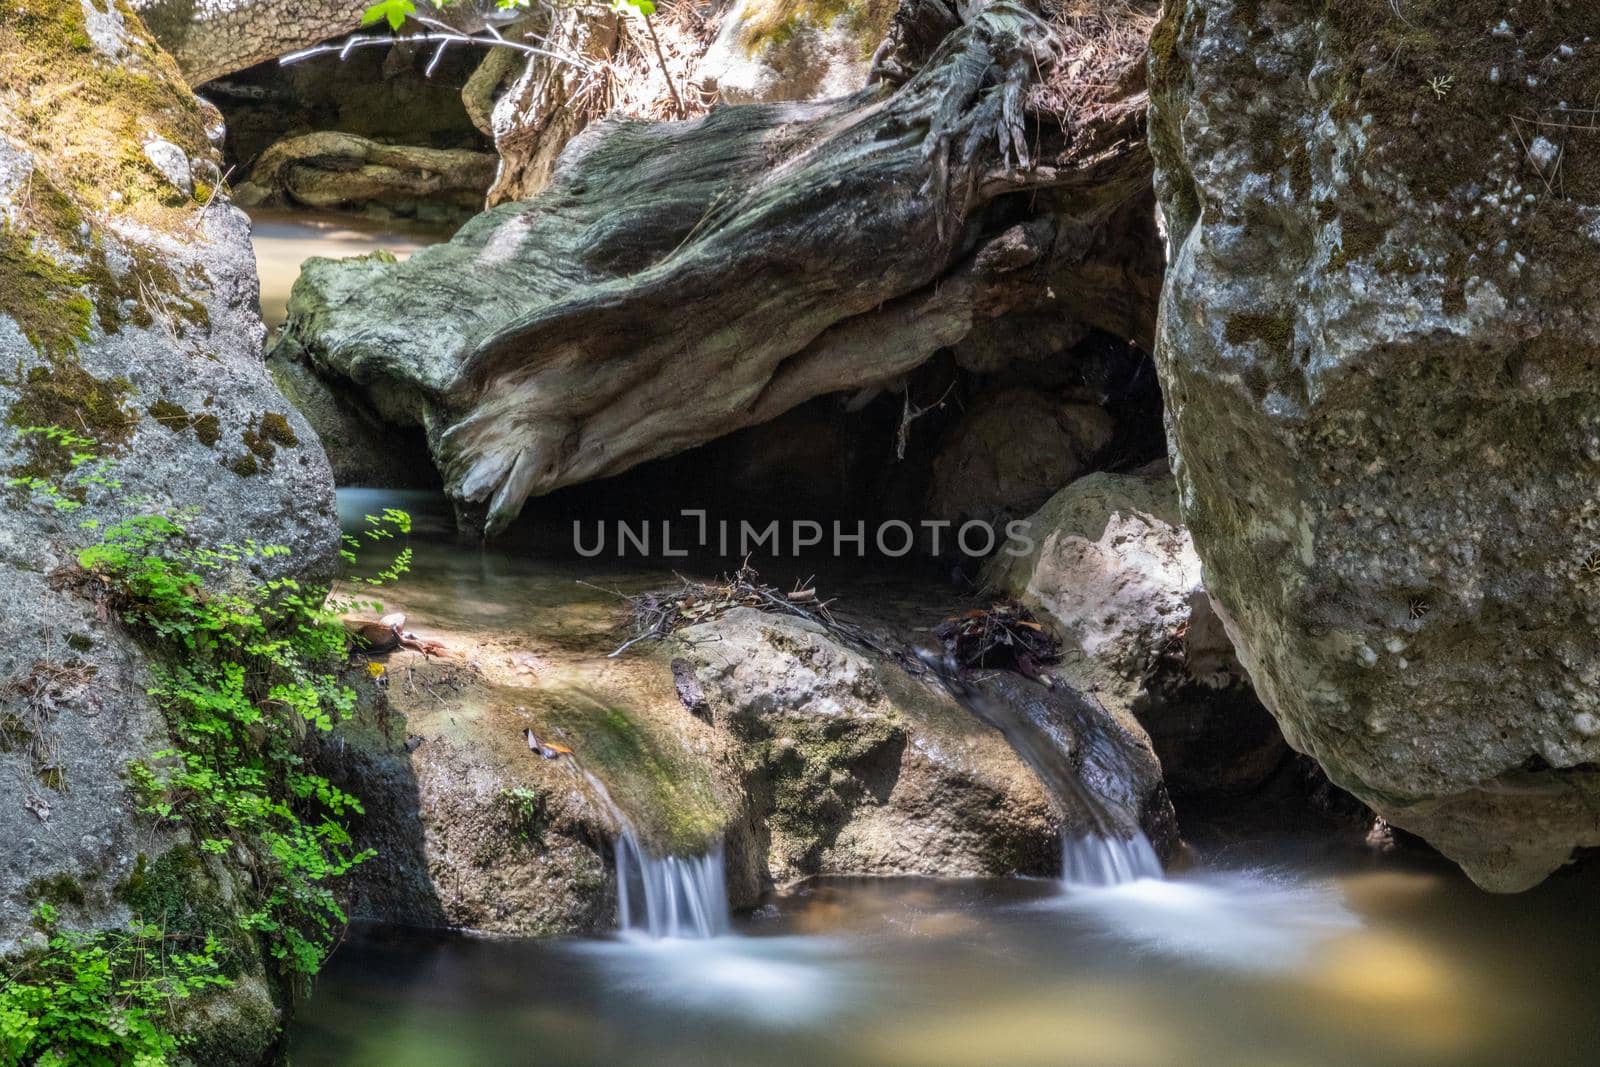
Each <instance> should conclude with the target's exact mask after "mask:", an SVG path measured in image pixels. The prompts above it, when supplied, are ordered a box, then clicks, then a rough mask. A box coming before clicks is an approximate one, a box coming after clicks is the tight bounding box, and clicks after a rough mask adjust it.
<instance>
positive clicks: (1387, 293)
mask: <svg viewBox="0 0 1600 1067" xmlns="http://www.w3.org/2000/svg"><path fill="white" fill-rule="evenodd" d="M1166 8H1167V9H1166V12H1165V16H1164V18H1163V20H1162V22H1161V24H1160V25H1159V26H1158V28H1157V30H1156V32H1155V34H1154V37H1153V40H1152V47H1151V51H1152V53H1153V54H1152V58H1151V96H1152V118H1151V148H1152V151H1153V152H1154V155H1155V158H1156V162H1157V167H1158V180H1157V186H1158V195H1159V196H1160V199H1161V203H1162V207H1163V211H1164V214H1165V218H1166V224H1167V228H1168V232H1169V237H1170V261H1171V267H1170V270H1169V272H1168V274H1167V278H1166V285H1165V291H1164V296H1163V304H1162V307H1163V311H1162V315H1161V320H1160V324H1159V336H1158V345H1157V357H1158V364H1159V369H1160V373H1161V376H1162V380H1163V386H1164V392H1165V394H1166V397H1167V402H1168V426H1169V431H1170V435H1171V440H1172V444H1173V446H1174V449H1175V453H1176V461H1177V462H1176V473H1177V476H1178V481H1179V485H1180V490H1181V494H1182V502H1183V511H1184V518H1185V520H1186V521H1187V523H1188V526H1189V529H1190V531H1191V532H1192V534H1193V536H1194V540H1195V546H1196V548H1197V550H1198V552H1199V555H1200V558H1201V559H1202V560H1203V561H1204V564H1205V570H1206V582H1207V587H1208V588H1209V589H1210V590H1211V593H1212V595H1213V597H1214V598H1215V600H1216V602H1217V604H1218V607H1219V609H1220V610H1221V611H1222V613H1223V616H1224V618H1225V619H1226V620H1227V623H1228V628H1229V631H1230V633H1231V635H1232V636H1233V639H1234V645H1235V647H1236V648H1237V649H1238V652H1239V655H1240V658H1241V659H1242V660H1243V662H1244V663H1245V665H1246V666H1247V667H1248V669H1249V672H1250V675H1251V677H1252V678H1253V679H1254V681H1255V685H1256V689H1257V692H1258V693H1260V695H1261V697H1262V699H1263V701H1264V702H1265V703H1266V704H1267V706H1268V707H1269V708H1270V709H1271V710H1272V711H1273V713H1274V714H1275V715H1276V716H1277V718H1278V721H1279V723H1280V724H1281V726H1282V727H1283V731H1284V734H1285V736H1286V737H1287V739H1288V741H1289V743H1290V744H1291V745H1293V746H1294V747H1296V748H1297V749H1300V750H1301V751H1303V752H1307V753H1309V754H1311V755H1313V756H1314V757H1315V758H1316V759H1317V760H1318V761H1319V762H1320V763H1321V764H1322V765H1323V767H1325V768H1326V769H1327V771H1328V774H1329V776H1330V777H1331V778H1332V779H1333V780H1334V781H1335V782H1336V783H1337V784H1339V785H1341V786H1343V787H1345V788H1346V789H1349V790H1350V791H1352V792H1354V793H1355V794H1356V795H1357V796H1359V797H1360V798H1361V799H1363V800H1365V801H1366V802H1368V803H1369V804H1371V805H1372V806H1373V808H1375V809H1376V810H1377V811H1378V812H1379V813H1380V814H1381V815H1383V816H1384V817H1385V818H1387V819H1388V820H1390V821H1391V822H1393V823H1394V824H1396V825H1398V826H1401V827H1404V828H1405V829H1407V830H1411V831H1413V832H1415V833H1417V834H1419V835H1421V836H1422V837H1424V838H1425V839H1427V840H1428V841H1429V842H1430V843H1432V844H1434V845H1435V846H1437V847H1438V848H1439V849H1441V850H1442V851H1443V852H1445V853H1446V854H1447V855H1449V856H1451V857H1452V858H1454V859H1455V860H1457V861H1458V862H1459V863H1460V864H1461V865H1462V867H1463V868H1464V869H1465V870H1466V871H1467V873H1468V874H1469V875H1471V877H1472V878H1473V879H1474V880H1476V881H1477V882H1478V883H1479V884H1481V885H1483V886H1485V887H1487V888H1490V889H1495V890H1518V889H1524V888H1527V887H1528V886H1531V885H1533V884H1535V883H1537V882H1539V881H1540V880H1541V879H1543V878H1544V877H1545V876H1546V875H1548V874H1549V873H1550V872H1551V871H1553V870H1555V869H1556V868H1558V867H1560V866H1561V865H1562V864H1563V863H1565V862H1566V861H1567V859H1568V857H1569V856H1570V855H1571V854H1572V852H1573V850H1574V849H1575V848H1578V847H1586V846H1593V845H1600V817H1597V814H1596V812H1597V811H1600V774H1597V773H1596V772H1595V769H1594V768H1595V766H1596V761H1597V758H1600V689H1597V688H1596V685H1595V680H1596V678H1597V676H1600V627H1597V625H1596V624H1597V622H1600V603H1597V601H1596V598H1595V591H1596V583H1597V580H1600V578H1597V576H1600V490H1597V488H1596V487H1597V482H1596V474H1597V470H1600V429H1597V428H1600V374H1597V372H1596V367H1597V366H1600V281H1597V277H1596V273H1595V271H1594V269H1593V265H1594V263H1595V261H1596V257H1597V255H1600V226H1597V223H1596V220H1600V166H1597V165H1596V162H1595V161H1596V160H1597V159H1600V156H1597V155H1596V153H1595V151H1594V148H1595V140H1594V133H1593V132H1592V131H1593V126H1594V124H1593V123H1592V122H1591V121H1590V119H1589V117H1588V116H1589V114H1590V113H1589V112H1587V111H1575V110H1569V109H1577V108H1588V107H1590V106H1592V102H1593V100H1594V99H1595V97H1596V94H1597V92H1600V80H1597V74H1596V72H1597V71H1600V9H1596V8H1595V7H1594V6H1593V5H1589V4H1576V3H1552V4H1544V5H1538V6H1537V7H1533V6H1527V5H1524V6H1523V7H1521V8H1518V7H1514V6H1508V5H1506V4H1503V3H1499V2H1498V0H1462V2H1459V3H1451V4H1443V3H1408V4H1402V5H1396V4H1393V3H1390V2H1389V0H1347V2H1341V3H1338V4H1326V3H1321V2H1316V0H1267V2H1265V3H1262V2H1259V0H1169V2H1168V3H1167V5H1166Z"/></svg>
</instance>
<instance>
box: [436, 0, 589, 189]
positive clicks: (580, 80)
mask: <svg viewBox="0 0 1600 1067" xmlns="http://www.w3.org/2000/svg"><path fill="white" fill-rule="evenodd" d="M617 18H618V16H617V15H616V14H615V13H614V12H612V11H609V10H607V9H603V8H602V9H599V10H598V11H597V10H596V9H594V8H586V7H564V6H563V7H554V6H553V7H550V8H549V9H548V11H547V12H546V13H545V14H544V15H543V16H542V17H538V18H537V21H536V23H535V25H534V27H533V29H534V30H535V32H537V33H539V34H540V36H541V37H543V38H544V40H545V42H546V46H545V47H547V48H549V50H550V51H553V52H557V53H560V54H562V55H567V56H572V57H576V58H578V59H581V60H586V61H592V62H600V61H604V60H606V59H609V58H610V56H611V54H612V52H613V51H614V50H615V49H616V47H617V39H618V33H617ZM497 53H498V54H497ZM511 54H512V53H510V52H507V51H505V50H500V49H496V50H495V52H492V53H491V54H490V55H488V56H486V57H485V58H484V61H483V67H482V68H480V71H481V73H482V77H481V78H479V76H478V75H474V79H475V80H478V81H481V82H483V83H484V84H482V85H479V86H473V85H471V84H470V83H469V85H468V87H467V88H466V89H463V90H462V98H463V100H465V101H467V106H468V109H469V113H470V112H471V110H472V109H473V107H474V98H473V97H469V96H468V92H467V89H472V90H474V96H475V97H478V98H481V97H482V96H484V95H487V94H488V93H492V92H493V91H494V89H496V88H498V85H499V83H500V82H501V81H503V80H504V78H505V77H507V76H509V75H510V74H511V71H512V70H515V67H512V68H510V69H507V68H506V66H505V57H506V56H509V55H511ZM496 72H499V73H498V75H497V74H496ZM491 80H493V81H494V83H495V84H492V85H491V84H487V83H488V82H490V81H491ZM604 88H605V87H604V79H603V77H601V76H600V75H599V74H598V73H595V72H591V71H586V70H584V69H582V68H581V67H578V66H575V65H574V64H572V63H563V62H561V61H559V60H556V59H552V58H550V57H549V56H543V55H536V56H529V57H528V58H527V61H526V63H524V64H523V65H522V72H521V73H520V74H519V75H517V77H516V80H515V81H513V82H512V83H511V86H510V87H509V88H508V89H507V90H506V92H505V94H504V95H503V96H501V97H500V99H499V100H498V101H496V102H495V103H494V105H493V108H492V110H491V111H490V112H489V128H488V129H487V130H485V131H484V132H485V133H487V134H489V135H490V136H492V137H493V138H494V146H495V149H496V151H498V152H499V153H500V170H499V173H498V174H497V175H496V176H495V181H494V185H493V187H492V188H490V190H489V198H488V202H489V204H490V205H491V206H492V205H494V204H503V203H505V202H506V201H508V200H526V199H528V198H529V197H532V196H535V195H537V194H538V193H540V192H541V191H542V190H543V189H544V187H545V186H547V185H549V184H550V177H551V174H552V173H553V172H554V170H555V165H556V159H557V158H558V157H559V156H560V155H561V151H562V149H564V148H566V146H567V142H568V141H570V140H572V138H573V137H575V136H577V134H578V132H579V131H580V130H582V129H583V128H584V127H585V126H587V125H588V124H589V121H590V120H591V119H592V118H593V117H594V116H595V115H597V114H599V113H600V112H601V110H602V105H603V100H601V99H600V96H601V95H602V94H603V92H604ZM478 106H479V107H480V108H481V105H478ZM474 121H476V120H474Z"/></svg>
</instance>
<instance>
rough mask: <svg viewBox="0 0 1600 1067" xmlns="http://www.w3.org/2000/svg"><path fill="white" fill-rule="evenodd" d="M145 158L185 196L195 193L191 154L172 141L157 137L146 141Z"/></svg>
mask: <svg viewBox="0 0 1600 1067" xmlns="http://www.w3.org/2000/svg"><path fill="white" fill-rule="evenodd" d="M144 158H146V159H148V160H149V161H150V165H151V166H152V167H154V168H155V169H156V173H158V174H160V175H161V176H162V177H163V178H165V179H166V180H167V181H168V182H169V183H170V184H171V185H172V187H173V188H175V189H177V190H178V191H179V192H180V193H182V194H183V195H184V196H193V195H194V178H193V177H192V176H191V175H190V173H189V156H188V155H187V153H185V152H184V150H183V149H181V148H179V147H178V146H177V145H175V144H173V143H172V142H171V141H163V140H161V139H160V138H156V139H155V140H153V141H146V142H145V146H144Z"/></svg>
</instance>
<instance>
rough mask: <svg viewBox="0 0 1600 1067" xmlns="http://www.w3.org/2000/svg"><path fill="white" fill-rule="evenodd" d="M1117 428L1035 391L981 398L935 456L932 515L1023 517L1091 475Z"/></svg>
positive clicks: (1086, 408)
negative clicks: (1066, 485) (1080, 478)
mask: <svg viewBox="0 0 1600 1067" xmlns="http://www.w3.org/2000/svg"><path fill="white" fill-rule="evenodd" d="M1113 429H1114V426H1113V423H1112V419H1111V416H1110V415H1109V414H1107V413H1106V412H1105V411H1104V410H1103V409H1101V408H1098V407H1094V406H1093V405H1090V404H1069V403H1064V402H1062V401H1060V400H1058V399H1056V398H1055V397H1053V396H1051V395H1050V394H1048V393H1044V392H1040V391H1038V390H1033V389H1026V388H1013V389H1004V390H1001V391H999V392H995V393H989V394H987V395H984V396H982V397H980V398H979V399H978V400H977V401H976V402H975V403H974V404H973V405H972V407H971V408H970V409H969V410H968V411H967V413H966V415H965V416H964V417H963V418H962V420H961V422H960V423H959V424H957V426H956V428H955V430H954V431H953V432H952V434H951V436H950V439H949V440H948V441H946V442H945V443H944V444H943V445H942V446H941V448H940V450H939V453H938V455H936V456H935V457H934V460H933V486H932V489H931V490H930V494H929V499H928V514H929V515H930V516H932V517H934V518H937V519H948V520H950V521H952V522H960V521H963V520H966V519H978V520H982V521H985V522H997V521H1001V520H1004V519H1005V518H1008V517H1010V516H1014V515H1025V514H1027V513H1028V512H1030V511H1032V510H1034V509H1035V508H1037V507H1039V505H1041V504H1042V503H1044V501H1045V500H1046V499H1048V498H1049V496H1050V494H1051V493H1053V492H1055V491H1056V490H1057V489H1059V488H1060V487H1061V486H1063V485H1065V484H1066V483H1068V482H1070V481H1072V479H1074V478H1076V477H1078V476H1079V475H1081V474H1083V473H1084V472H1085V471H1086V470H1088V469H1090V465H1091V464H1092V463H1093V462H1094V460H1095V459H1096V458H1097V457H1098V456H1099V455H1100V453H1101V452H1102V451H1103V450H1104V449H1105V447H1106V445H1108V444H1109V443H1110V442H1111V434H1112V431H1113Z"/></svg>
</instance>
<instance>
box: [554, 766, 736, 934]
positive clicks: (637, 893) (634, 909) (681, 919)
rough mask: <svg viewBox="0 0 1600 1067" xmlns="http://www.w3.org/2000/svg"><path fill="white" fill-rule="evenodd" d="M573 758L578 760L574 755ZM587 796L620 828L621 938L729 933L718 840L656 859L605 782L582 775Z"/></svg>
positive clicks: (725, 881) (617, 847) (617, 858)
mask: <svg viewBox="0 0 1600 1067" xmlns="http://www.w3.org/2000/svg"><path fill="white" fill-rule="evenodd" d="M573 758H575V759H576V758H577V757H573ZM584 778H585V779H587V781H588V783H589V790H590V792H591V793H592V794H593V795H594V796H596V797H598V798H599V799H600V802H601V804H602V805H603V806H604V807H605V808H607V809H608V810H609V811H610V813H611V818H612V820H613V821H615V822H616V824H617V825H618V827H620V832H619V833H618V835H617V841H616V845H615V847H614V849H613V856H614V858H615V864H616V874H617V929H618V930H620V931H622V933H623V934H624V935H625V936H634V935H637V936H641V937H647V938H649V939H651V940H654V941H660V940H662V939H664V938H684V937H691V938H699V939H704V938H708V937H721V936H723V935H725V934H727V933H728V932H729V925H730V924H729V910H728V872H727V867H726V865H725V864H724V863H723V861H722V844H721V843H720V842H718V843H717V844H716V845H714V846H712V847H711V848H710V849H708V850H707V851H706V852H704V853H703V854H701V855H698V856H661V855H657V854H656V853H654V852H652V851H650V850H649V849H647V848H646V847H645V846H644V845H643V844H642V843H641V842H640V840H639V834H638V831H636V830H635V829H634V827H633V825H632V824H631V823H630V822H629V821H628V817H627V815H626V814H624V813H623V811H622V809H621V808H619V807H617V805H616V802H615V801H613V800H612V799H611V792H610V790H608V789H607V788H606V787H605V783H604V782H602V781H600V780H599V779H598V778H596V777H595V776H594V775H592V774H590V773H588V772H587V771H585V772H584Z"/></svg>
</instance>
